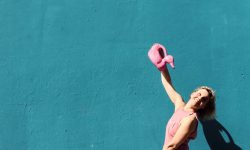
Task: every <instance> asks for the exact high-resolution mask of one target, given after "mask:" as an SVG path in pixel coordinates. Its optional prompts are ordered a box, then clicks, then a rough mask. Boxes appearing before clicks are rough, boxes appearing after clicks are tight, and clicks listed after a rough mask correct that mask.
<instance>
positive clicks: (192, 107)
mask: <svg viewBox="0 0 250 150" xmlns="http://www.w3.org/2000/svg"><path fill="white" fill-rule="evenodd" d="M148 56H149V58H150V60H151V62H152V63H153V64H154V65H155V66H156V67H157V68H158V69H159V70H160V71H161V80H162V84H163V86H164V88H165V90H166V92H167V94H168V96H169V98H170V100H171V101H172V102H173V104H174V106H175V112H174V114H173V116H172V117H171V118H170V120H169V122H168V124H167V127H166V136H165V142H164V146H163V150H188V149H189V148H188V142H189V140H190V139H194V138H195V137H196V134H197V126H198V118H199V119H203V120H204V119H212V118H213V117H214V115H215V94H214V91H213V90H212V89H211V88H209V87H207V86H201V87H199V88H197V89H196V90H194V91H193V92H192V93H191V95H190V98H189V101H188V102H187V103H185V102H184V101H183V99H182V97H181V95H180V94H179V93H178V92H176V90H175V89H174V87H173V85H172V82H171V78H170V75H169V72H168V69H167V67H166V63H168V64H170V66H171V67H172V68H174V59H173V56H171V55H168V54H167V51H166V49H165V47H164V46H163V45H161V44H159V43H155V44H154V45H153V46H152V47H151V49H150V50H149V52H148Z"/></svg>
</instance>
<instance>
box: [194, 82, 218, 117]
mask: <svg viewBox="0 0 250 150" xmlns="http://www.w3.org/2000/svg"><path fill="white" fill-rule="evenodd" d="M200 89H205V90H207V92H208V95H209V101H208V103H207V104H206V106H205V107H204V108H203V109H199V110H198V111H197V114H198V117H199V118H200V119H201V120H211V119H214V118H215V114H216V107H215V100H216V98H215V91H214V90H213V89H212V88H210V87H208V86H200V87H198V88H196V89H195V90H194V91H193V92H196V91H198V90H200Z"/></svg>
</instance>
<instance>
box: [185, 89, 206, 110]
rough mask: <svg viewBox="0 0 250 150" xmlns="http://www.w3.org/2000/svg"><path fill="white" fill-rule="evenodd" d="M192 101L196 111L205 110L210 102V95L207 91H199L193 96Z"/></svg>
mask: <svg viewBox="0 0 250 150" xmlns="http://www.w3.org/2000/svg"><path fill="white" fill-rule="evenodd" d="M190 101H191V102H192V107H193V108H194V109H196V110H198V109H203V108H204V107H205V106H206V104H207V103H208V101H209V93H208V91H207V90H206V89H199V90H197V91H195V92H193V93H192V94H191V96H190Z"/></svg>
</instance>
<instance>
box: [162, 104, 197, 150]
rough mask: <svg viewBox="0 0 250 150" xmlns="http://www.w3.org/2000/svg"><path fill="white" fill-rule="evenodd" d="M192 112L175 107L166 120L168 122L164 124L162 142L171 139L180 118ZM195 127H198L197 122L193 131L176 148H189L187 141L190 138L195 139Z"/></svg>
mask: <svg viewBox="0 0 250 150" xmlns="http://www.w3.org/2000/svg"><path fill="white" fill-rule="evenodd" d="M192 114H194V113H193V112H187V111H184V110H183V108H180V109H177V110H176V111H175V112H174V114H173V116H172V117H171V118H170V120H169V121H168V124H167V126H166V135H165V142H164V144H167V143H168V141H171V139H172V138H173V137H174V135H175V133H176V131H177V130H178V128H179V126H180V122H181V120H182V119H183V118H185V117H187V116H189V115H192ZM195 115H196V113H195ZM196 118H197V117H196ZM197 127H198V123H197V125H196V129H195V131H194V132H193V133H191V135H190V136H189V137H188V138H187V140H186V141H185V142H184V143H183V144H181V145H180V146H179V147H178V149H177V150H189V147H188V142H189V140H190V139H195V137H196V135H197Z"/></svg>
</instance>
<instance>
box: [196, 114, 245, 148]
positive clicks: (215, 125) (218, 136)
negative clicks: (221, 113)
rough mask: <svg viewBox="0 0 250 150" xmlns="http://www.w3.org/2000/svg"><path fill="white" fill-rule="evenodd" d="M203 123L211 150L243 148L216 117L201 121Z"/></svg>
mask: <svg viewBox="0 0 250 150" xmlns="http://www.w3.org/2000/svg"><path fill="white" fill-rule="evenodd" d="M201 124H202V128H203V132H204V135H205V137H206V140H207V143H208V145H209V147H210V149H211V150H241V148H240V147H239V146H238V145H236V144H235V143H234V141H233V138H232V136H231V135H230V134H229V132H228V131H227V130H226V129H225V128H224V127H223V126H222V125H221V124H220V123H219V122H218V121H217V120H216V119H213V120H208V121H201Z"/></svg>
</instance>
